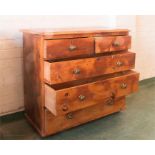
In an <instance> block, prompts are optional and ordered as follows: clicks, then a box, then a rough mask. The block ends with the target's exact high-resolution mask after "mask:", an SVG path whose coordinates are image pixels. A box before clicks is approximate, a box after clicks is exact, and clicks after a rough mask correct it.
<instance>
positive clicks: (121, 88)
mask: <svg viewBox="0 0 155 155" xmlns="http://www.w3.org/2000/svg"><path fill="white" fill-rule="evenodd" d="M138 79H139V74H138V73H136V72H134V71H127V72H125V73H117V74H115V75H111V76H109V77H107V78H105V77H99V78H98V79H94V81H95V82H94V81H87V82H85V83H82V84H78V83H76V85H72V86H71V85H69V84H66V85H64V84H62V85H56V86H52V87H50V86H48V85H45V107H46V108H47V109H48V110H49V111H51V112H52V113H53V114H54V115H61V114H65V113H68V112H71V111H75V110H78V109H82V108H86V107H88V106H92V105H95V104H99V103H102V102H103V100H105V99H107V102H109V103H113V100H114V99H115V98H118V97H121V96H125V95H128V94H130V93H133V92H135V91H137V89H138Z"/></svg>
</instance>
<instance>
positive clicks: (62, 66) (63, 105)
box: [22, 27, 139, 136]
mask: <svg viewBox="0 0 155 155" xmlns="http://www.w3.org/2000/svg"><path fill="white" fill-rule="evenodd" d="M22 32H23V40H24V44H23V47H24V49H23V53H24V55H23V56H24V104H25V112H26V118H27V119H28V121H29V122H30V124H32V126H33V127H34V128H35V129H36V130H37V131H38V132H39V134H40V135H41V136H47V135H51V134H55V133H57V132H60V131H63V130H65V129H68V128H71V127H74V126H77V125H80V124H83V123H86V122H89V121H91V120H94V119H97V118H100V117H103V116H106V115H109V114H112V113H114V112H118V111H120V110H123V109H124V108H125V96H126V95H128V94H130V93H133V92H135V91H137V89H138V79H139V74H138V73H136V72H134V71H129V70H130V69H132V68H134V65H135V53H131V52H127V51H128V48H130V44H131V37H130V36H129V30H127V29H105V28H103V27H97V28H92V27H87V28H86V27H85V28H65V29H57V28H56V29H31V30H22ZM106 52H107V53H106ZM114 53H115V54H114ZM47 83H48V84H47Z"/></svg>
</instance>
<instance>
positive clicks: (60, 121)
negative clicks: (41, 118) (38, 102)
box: [45, 97, 125, 135]
mask: <svg viewBox="0 0 155 155" xmlns="http://www.w3.org/2000/svg"><path fill="white" fill-rule="evenodd" d="M105 102H106V101H104V100H103V101H102V103H101V104H97V105H94V106H91V107H88V108H85V109H81V110H79V111H75V112H73V113H67V114H66V115H61V116H57V117H55V116H53V115H52V114H51V113H50V112H49V111H48V110H46V112H45V131H46V134H47V135H50V134H54V133H57V132H60V131H63V130H64V129H68V128H71V127H74V126H77V125H80V124H83V123H86V122H89V121H92V120H95V119H97V118H101V117H103V116H106V115H109V114H112V113H115V112H118V111H120V110H123V109H124V108H125V97H122V98H119V99H116V100H115V101H114V103H113V104H108V103H105ZM53 124H54V125H53Z"/></svg>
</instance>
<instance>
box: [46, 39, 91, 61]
mask: <svg viewBox="0 0 155 155" xmlns="http://www.w3.org/2000/svg"><path fill="white" fill-rule="evenodd" d="M44 46H45V48H44V58H45V59H47V60H53V59H64V58H71V57H76V56H86V55H92V54H93V53H94V39H93V38H79V39H63V40H45V45H44Z"/></svg>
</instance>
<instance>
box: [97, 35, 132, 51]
mask: <svg viewBox="0 0 155 155" xmlns="http://www.w3.org/2000/svg"><path fill="white" fill-rule="evenodd" d="M130 47H131V37H130V36H116V37H111V36H110V37H109V36H108V37H96V38H95V52H96V53H105V52H114V51H121V50H127V49H129V48H130Z"/></svg>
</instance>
